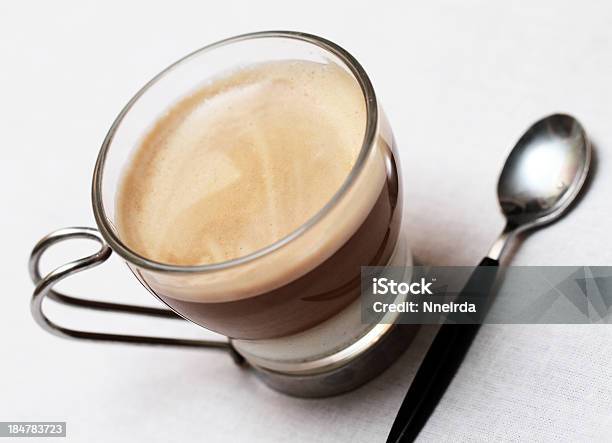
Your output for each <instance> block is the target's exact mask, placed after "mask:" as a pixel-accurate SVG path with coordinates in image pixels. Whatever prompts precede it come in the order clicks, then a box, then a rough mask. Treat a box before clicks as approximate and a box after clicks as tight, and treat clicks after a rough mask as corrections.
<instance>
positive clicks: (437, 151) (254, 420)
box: [0, 0, 612, 443]
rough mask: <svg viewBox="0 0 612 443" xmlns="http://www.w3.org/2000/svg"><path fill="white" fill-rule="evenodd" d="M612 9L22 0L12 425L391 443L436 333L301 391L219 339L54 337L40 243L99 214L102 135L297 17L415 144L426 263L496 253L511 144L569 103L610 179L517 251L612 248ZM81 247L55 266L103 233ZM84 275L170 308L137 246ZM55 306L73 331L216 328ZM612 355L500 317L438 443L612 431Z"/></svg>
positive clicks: (454, 388) (11, 301)
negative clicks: (234, 47) (197, 55)
mask: <svg viewBox="0 0 612 443" xmlns="http://www.w3.org/2000/svg"><path fill="white" fill-rule="evenodd" d="M159 3H161V2H159ZM611 24H612V5H611V4H610V3H609V2H608V3H606V2H603V1H602V2H596V1H593V2H588V3H587V2H578V1H575V2H568V1H559V0H555V1H553V0H550V1H538V2H521V3H519V2H488V1H484V0H482V1H462V2H444V3H442V2H432V1H417V2H399V1H398V2H372V1H369V2H361V1H352V2H330V1H321V2H318V1H308V2H301V3H298V2H275V3H273V2H268V1H257V2H248V1H229V0H228V1H223V2H202V1H197V2H196V1H194V2H189V3H183V2H165V5H163V6H162V5H161V4H158V2H140V3H137V2H117V1H105V2H99V3H95V2H76V1H75V2H43V1H41V2H38V3H34V2H29V1H25V2H19V3H17V2H14V3H8V2H5V3H2V4H0V60H1V63H2V67H1V82H0V122H1V124H0V125H1V131H0V141H1V146H2V156H3V158H2V162H1V163H0V168H1V174H0V180H1V182H0V193H1V201H2V205H3V210H2V216H1V217H0V223H1V224H2V225H1V229H2V241H1V243H0V245H1V247H2V254H1V258H0V260H2V262H1V269H2V271H1V272H2V284H3V288H2V297H1V302H2V305H1V309H0V333H1V335H0V337H1V338H0V340H1V344H2V346H1V348H0V351H1V356H0V421H12V420H30V421H44V420H59V421H66V422H67V423H68V437H69V438H68V441H75V442H83V441H87V442H91V443H94V442H105V443H106V442H109V441H147V442H151V443H153V442H168V441H180V442H190V441H211V442H236V441H254V442H260V441H261V442H268V441H292V442H313V441H316V442H351V443H358V442H367V443H371V442H383V441H384V440H385V438H386V435H387V432H388V429H389V427H390V425H391V423H392V421H393V418H394V416H395V413H396V411H397V408H398V406H399V404H400V402H401V400H402V398H403V395H404V393H405V392H406V390H407V388H408V386H409V384H410V381H411V378H412V377H413V374H414V372H415V370H416V368H417V366H418V363H419V361H420V358H421V357H422V355H423V353H424V352H425V350H426V348H427V346H428V345H429V342H430V340H431V337H432V336H433V330H432V328H430V327H428V328H424V329H423V331H422V333H421V334H420V335H419V336H418V338H417V340H416V342H415V343H414V344H413V346H412V347H411V348H410V349H409V350H408V351H407V352H406V354H405V355H404V356H403V357H402V358H401V359H400V360H399V361H398V362H397V363H396V364H395V365H394V366H393V367H391V368H390V369H389V370H388V371H387V372H386V373H385V374H384V375H382V376H381V377H379V378H378V379H376V380H375V381H373V382H371V383H369V384H368V385H366V386H364V387H363V388H361V389H359V390H357V391H354V392H352V393H349V394H347V395H343V396H339V397H336V398H331V399H321V400H300V399H295V398H289V397H285V396H283V395H280V394H278V393H275V392H273V391H271V390H269V389H268V388H266V387H265V386H263V385H262V384H260V383H259V382H258V380H256V379H255V378H254V376H253V375H252V374H250V373H249V372H248V371H245V370H241V369H239V368H237V367H235V366H233V364H232V363H231V361H230V359H229V358H227V357H226V356H223V355H221V354H217V353H215V352H205V351H183V350H169V349H154V348H146V347H131V346H120V345H103V344H88V343H80V342H74V341H66V340H60V339H58V338H55V337H53V336H50V335H48V334H46V333H44V332H43V331H41V330H40V329H39V328H38V327H37V326H36V325H35V324H34V322H33V321H32V320H31V318H30V315H29V312H28V299H29V296H30V293H31V290H32V287H31V284H30V282H29V280H28V276H27V271H26V262H27V256H28V253H29V249H30V248H31V246H32V245H33V244H34V242H35V241H36V240H37V239H38V238H39V237H40V236H42V235H43V234H45V233H46V232H48V231H50V230H52V229H55V228H59V227H63V226H69V225H93V217H92V215H91V209H90V203H89V186H90V175H91V172H92V169H93V164H94V161H95V157H96V154H97V150H98V147H99V145H100V143H101V141H102V139H103V137H104V135H105V132H106V130H107V129H108V127H109V126H110V124H111V122H112V120H113V119H114V117H115V115H116V114H117V112H118V111H119V110H120V108H121V107H122V106H123V104H124V103H125V102H126V101H127V100H128V99H129V98H130V96H131V95H132V94H133V93H134V92H135V91H136V90H137V89H138V88H139V87H140V86H141V85H142V84H143V83H144V82H145V81H146V80H148V79H149V78H150V77H151V76H152V75H154V74H155V73H156V72H157V71H159V70H160V69H161V68H163V67H165V66H166V65H167V64H169V63H170V62H172V61H174V60H175V59H177V58H179V57H181V56H182V55H184V54H185V53H187V52H189V51H191V50H193V49H195V48H197V47H199V46H202V45H204V44H206V43H210V42H212V41H215V40H217V39H220V38H223V37H227V36H230V35H233V34H238V33H243V32H247V31H253V30H263V29H278V28H285V29H293V30H304V31H308V32H312V33H316V34H320V35H323V36H326V37H328V38H330V39H332V40H334V41H336V42H338V43H339V44H341V45H342V46H344V47H346V48H347V49H348V50H350V51H351V52H352V53H353V54H354V55H355V56H356V57H357V58H358V59H359V60H360V61H361V62H362V64H363V65H364V67H365V68H366V70H367V71H368V72H369V73H370V75H371V77H372V80H373V82H374V85H375V88H376V90H377V93H378V95H379V97H380V99H381V101H382V103H383V105H384V107H385V109H386V111H387V114H388V115H389V118H390V120H391V122H392V125H393V127H394V129H395V134H396V138H397V140H398V143H399V148H400V151H401V160H402V165H403V169H404V179H405V188H406V197H405V199H406V205H405V207H406V219H407V223H408V229H409V236H410V240H409V241H410V244H411V247H412V249H413V252H414V254H415V256H416V257H417V258H418V259H419V260H420V261H421V262H424V263H431V264H438V265H450V264H461V265H471V264H475V263H477V262H478V260H479V259H480V258H481V256H482V255H483V254H484V253H485V252H486V250H487V248H488V247H489V245H490V243H491V241H492V240H493V239H494V238H495V236H496V234H497V233H498V231H499V230H500V229H501V225H502V218H501V216H500V215H499V211H498V209H497V203H496V197H495V183H496V180H497V175H498V171H499V169H500V167H501V165H502V163H503V161H504V158H505V155H506V153H507V152H508V150H509V149H510V148H511V146H512V145H513V143H514V142H515V141H516V139H517V138H518V137H519V136H520V134H521V133H522V132H523V130H524V129H525V128H526V127H527V126H528V125H529V124H530V123H531V122H532V121H534V120H536V119H538V118H540V117H542V116H544V115H546V114H549V113H552V112H555V111H565V112H570V113H572V114H574V115H576V116H577V117H578V118H579V119H580V120H581V121H582V122H583V124H584V125H585V127H586V128H587V130H588V131H589V133H590V134H591V136H592V139H593V140H594V142H595V143H596V145H597V168H596V175H595V177H594V179H593V182H592V185H591V188H590V190H589V192H588V195H587V196H586V197H585V199H584V200H583V201H582V202H581V203H580V205H579V206H578V207H576V209H575V210H574V211H572V213H571V214H570V215H569V216H568V217H567V218H565V219H564V220H562V221H561V222H559V223H558V224H556V225H554V226H551V227H550V228H547V229H546V230H542V231H540V232H537V233H534V234H533V235H531V236H530V237H529V238H528V239H526V240H525V241H524V243H523V244H521V245H520V247H518V248H516V250H515V252H516V253H515V255H514V257H513V261H512V263H514V264H521V265H536V264H540V265H544V264H559V265H561V264H567V265H587V264H588V265H611V264H612V235H611V234H610V219H611V218H612V201H611V199H610V194H611V192H612V112H611V111H612V28H611ZM59 249H60V250H59V251H55V252H54V254H53V257H51V258H50V259H49V260H48V262H49V263H48V265H49V266H51V265H52V264H57V263H60V262H61V261H62V260H65V259H66V258H68V257H73V256H74V255H75V254H76V255H78V254H81V253H83V252H84V250H89V248H88V247H82V246H81V245H77V246H74V245H73V246H65V247H63V246H62V247H60V248H59ZM66 286H67V287H68V288H70V289H73V290H74V291H79V292H80V293H85V294H87V295H90V296H99V297H105V298H110V299H113V300H122V301H129V302H140V303H147V302H148V303H153V301H152V300H151V297H150V296H149V295H148V294H147V293H146V292H145V291H144V290H143V289H142V288H140V286H139V285H138V284H137V283H136V282H135V281H134V280H133V278H132V277H131V276H130V275H129V273H128V271H127V269H125V267H124V266H123V265H122V264H121V263H120V261H119V260H118V259H116V258H115V259H114V260H113V262H112V263H111V264H110V265H108V266H104V267H103V269H97V270H95V271H92V272H89V273H87V274H86V275H83V276H79V277H77V278H75V279H74V281H71V282H68V283H67V285H66ZM52 313H53V314H55V315H56V316H58V317H59V318H61V319H63V320H64V322H65V323H66V324H70V325H73V326H87V327H94V328H108V327H112V328H114V329H115V330H121V329H122V327H123V325H125V324H126V323H129V327H128V329H129V330H131V331H134V330H139V331H141V332H142V331H143V330H146V331H150V332H173V333H174V332H175V331H176V330H177V329H180V332H181V333H183V334H185V335H190V336H194V335H196V336H197V335H201V334H203V332H202V331H199V330H197V328H196V327H195V326H191V325H187V324H184V325H176V324H174V323H172V324H168V325H166V324H164V325H162V327H157V326H154V325H153V324H151V323H150V321H146V320H145V321H134V320H132V319H130V318H126V317H118V318H117V317H114V318H112V319H108V317H107V316H102V315H93V314H86V313H84V312H74V311H68V310H65V309H62V308H54V309H53V311H52ZM168 323H171V322H168ZM611 363H612V328H610V327H609V326H607V325H603V326H602V325H600V326H588V325H578V326H569V325H567V326H566V325H559V326H554V325H552V326H551V325H548V326H518V325H514V326H495V325H490V326H485V327H483V328H482V331H481V332H480V334H479V335H478V337H477V339H476V341H475V343H474V345H473V347H472V349H471V350H470V352H469V354H468V355H467V358H466V361H465V363H464V365H463V366H462V367H461V369H460V371H459V373H458V375H457V377H456V379H455V381H454V382H453V384H452V385H451V387H450V389H449V390H448V391H447V393H446V395H445V396H444V398H443V400H442V402H441V403H440V405H439V407H438V409H437V410H436V412H435V413H434V415H433V416H432V418H431V420H430V421H429V423H428V424H427V426H426V427H425V429H424V431H423V433H422V434H421V437H422V441H440V440H442V441H457V440H472V441H491V440H500V441H508V440H523V441H604V440H608V441H610V440H612V364H611ZM22 441H26V440H25V439H24V440H22ZM35 441H37V442H38V441H40V440H35Z"/></svg>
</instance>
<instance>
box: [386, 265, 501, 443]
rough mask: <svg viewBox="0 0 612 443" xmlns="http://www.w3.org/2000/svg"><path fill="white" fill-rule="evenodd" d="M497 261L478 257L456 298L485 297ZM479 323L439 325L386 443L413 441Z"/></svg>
mask: <svg viewBox="0 0 612 443" xmlns="http://www.w3.org/2000/svg"><path fill="white" fill-rule="evenodd" d="M490 266H494V267H498V266H499V262H498V261H497V260H494V259H492V258H489V257H485V258H484V259H482V261H481V262H480V264H479V265H478V267H477V268H476V269H475V270H474V272H473V273H472V275H471V276H470V278H469V280H468V282H467V283H466V285H465V287H464V288H463V290H462V291H461V293H460V294H459V295H458V296H457V301H458V302H460V301H461V299H465V298H466V297H468V296H470V295H471V296H474V295H475V294H476V295H479V296H485V297H486V296H488V295H489V293H490V292H491V289H492V287H493V284H494V282H495V276H496V274H497V269H495V270H494V271H493V272H492V270H491V269H490V268H489V269H484V268H485V267H490ZM483 317H484V313H483ZM479 329H480V324H478V323H477V324H450V323H445V324H443V325H442V326H441V327H440V329H439V331H438V333H437V334H436V338H435V339H434V341H433V343H432V344H431V346H430V347H429V350H428V351H427V354H426V355H425V358H424V359H423V362H422V363H421V366H420V367H419V370H418V371H417V373H416V376H415V377H414V379H413V381H412V384H411V385H410V389H409V390H408V393H407V394H406V397H404V401H403V402H402V405H401V407H400V409H399V411H398V413H397V416H396V417H395V422H394V423H393V426H392V427H391V431H390V432H389V436H388V437H387V443H395V442H410V441H414V440H415V439H416V437H417V435H418V434H419V432H420V431H421V429H422V428H423V426H425V423H427V420H428V418H429V416H430V415H431V414H432V412H433V411H434V409H435V408H436V405H437V404H438V402H439V401H440V399H441V398H442V396H443V395H444V392H445V391H446V388H447V387H448V385H449V384H450V383H451V381H452V379H453V377H454V376H455V373H456V372H457V369H459V366H460V365H461V362H462V361H463V358H464V357H465V354H466V353H467V351H468V349H469V348H470V345H471V343H472V340H473V339H474V337H475V336H476V334H477V333H478V330H479Z"/></svg>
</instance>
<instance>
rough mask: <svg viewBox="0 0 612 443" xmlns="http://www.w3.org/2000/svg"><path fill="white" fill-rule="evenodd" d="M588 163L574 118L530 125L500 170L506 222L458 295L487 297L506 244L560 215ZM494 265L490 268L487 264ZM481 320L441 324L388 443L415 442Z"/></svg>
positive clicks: (579, 184)
mask: <svg viewBox="0 0 612 443" xmlns="http://www.w3.org/2000/svg"><path fill="white" fill-rule="evenodd" d="M590 163H591V144H590V142H589V140H588V138H587V135H586V132H585V131H584V128H583V127H582V125H581V124H580V123H579V122H578V121H577V120H576V119H575V118H573V117H571V116H569V115H564V114H554V115H551V116H549V117H546V118H543V119H542V120H540V121H538V122H536V123H535V124H534V125H533V126H531V127H530V128H529V129H528V130H527V132H525V134H524V135H523V136H522V137H521V138H520V140H519V141H518V142H517V143H516V145H515V147H514V149H513V150H512V152H511V153H510V155H509V157H508V159H507V160H506V164H505V165H504V168H503V169H502V172H501V175H500V177H499V182H498V185H497V197H498V199H499V204H500V207H501V210H502V213H503V214H504V216H505V217H506V226H505V228H504V230H503V231H502V233H501V235H500V236H499V238H498V239H497V240H496V241H495V243H493V246H492V247H491V249H490V250H489V253H488V254H487V256H486V257H485V258H484V259H482V261H481V262H480V264H479V265H478V267H477V268H476V269H475V270H474V272H473V274H472V275H471V277H470V279H469V280H468V282H467V284H466V285H465V287H464V288H463V290H462V292H461V294H460V295H459V296H458V301H461V300H460V299H461V298H462V297H466V294H481V295H482V296H485V297H489V296H490V292H491V288H492V287H493V284H494V282H495V277H496V273H497V272H496V269H497V268H496V267H497V266H499V262H500V259H501V257H502V255H503V253H504V251H505V250H506V246H507V245H508V244H509V243H510V242H511V240H512V239H513V238H514V237H515V236H516V234H518V233H520V232H524V231H527V230H530V229H533V228H536V227H540V226H543V225H545V224H548V223H551V222H553V221H555V220H557V219H559V218H560V217H561V216H562V215H563V214H564V213H565V212H566V210H567V209H568V208H569V206H570V205H571V203H572V202H573V201H574V200H575V198H576V196H577V195H578V193H579V191H580V189H581V188H582V185H583V184H584V182H585V180H586V177H587V174H588V171H589V166H590ZM491 267H493V268H491ZM479 328H480V324H449V323H446V324H443V325H442V326H441V327H440V330H439V331H438V334H437V335H436V338H435V339H434V341H433V343H432V345H431V346H430V348H429V351H428V352H427V355H426V356H425V359H424V360H423V362H422V363H421V366H420V367H419V370H418V372H417V374H416V376H415V378H414V380H413V381H412V384H411V386H410V389H409V391H408V393H407V394H406V397H405V398H404V401H403V403H402V405H401V407H400V410H399V412H398V414H397V417H396V418H395V422H394V423H393V427H392V428H391V432H390V433H389V436H388V437H387V442H388V443H390V442H398V441H401V442H404V441H413V440H414V439H415V438H416V436H417V435H418V433H419V432H420V430H421V429H422V428H423V426H424V425H425V423H426V422H427V419H428V418H429V416H430V415H431V413H432V412H433V411H434V409H435V407H436V405H437V404H438V402H439V400H440V399H441V398H442V395H443V394H444V392H445V390H446V388H447V387H448V385H449V384H450V382H451V381H452V379H453V377H454V375H455V373H456V372H457V369H458V368H459V365H460V364H461V362H462V361H463V357H464V356H465V354H466V353H467V351H468V349H469V347H470V345H471V343H472V340H473V339H474V337H475V336H476V333H477V332H478V329H479Z"/></svg>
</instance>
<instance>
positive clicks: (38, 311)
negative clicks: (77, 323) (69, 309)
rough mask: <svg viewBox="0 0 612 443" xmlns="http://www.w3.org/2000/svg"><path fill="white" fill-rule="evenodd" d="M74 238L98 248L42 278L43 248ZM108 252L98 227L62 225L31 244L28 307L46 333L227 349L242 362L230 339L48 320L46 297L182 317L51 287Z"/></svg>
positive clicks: (71, 303) (89, 306)
mask: <svg viewBox="0 0 612 443" xmlns="http://www.w3.org/2000/svg"><path fill="white" fill-rule="evenodd" d="M74 238H81V239H89V240H95V241H97V242H98V243H99V244H100V249H99V250H98V252H96V253H95V254H92V255H90V256H88V257H84V258H81V259H78V260H75V261H72V262H70V263H67V264H65V265H62V266H60V267H58V268H57V269H55V270H53V271H51V272H50V273H49V274H47V275H46V276H45V277H42V276H41V273H40V266H39V265H40V259H41V257H42V256H43V254H44V253H45V251H46V250H47V249H48V248H49V247H50V246H52V245H54V244H56V243H59V242H62V241H64V240H69V239H74ZM111 253H112V251H111V248H110V247H109V246H108V245H107V244H106V242H105V241H104V239H103V238H102V236H101V235H100V233H99V232H98V230H97V229H94V228H85V227H73V228H64V229H60V230H57V231H54V232H52V233H51V234H49V235H47V236H46V237H44V238H42V239H41V240H40V241H39V242H38V243H37V244H36V246H34V249H33V250H32V253H31V254H30V261H29V270H30V277H31V278H32V281H33V282H34V284H35V285H36V288H35V289H34V293H33V294H32V300H31V303H30V310H31V312H32V316H33V317H34V320H35V321H36V323H38V325H39V326H40V327H41V328H43V329H44V330H46V331H47V332H50V333H51V334H54V335H57V336H59V337H63V338H75V339H84V340H95V341H106V342H120V343H133V344H146V345H164V346H179V347H191V348H194V347H195V348H213V349H221V350H225V351H228V352H229V353H230V354H231V356H232V358H233V359H234V361H235V362H236V363H241V362H242V361H243V358H242V356H241V355H240V354H238V353H237V352H236V351H235V349H234V347H233V346H232V344H231V342H230V341H218V340H196V339H184V338H170V337H151V336H140V335H124V334H111V333H103V332H89V331H80V330H76V329H69V328H65V327H63V326H60V325H58V324H56V323H54V322H53V321H51V320H50V319H49V318H48V317H47V316H46V315H45V313H44V311H43V309H42V303H43V300H44V299H45V297H48V298H50V299H52V300H55V301H56V302H59V303H62V304H65V305H69V306H73V307H78V308H86V309H93V310H96V311H109V312H121V313H128V314H134V315H142V316H149V317H161V318H171V319H180V320H183V318H182V317H180V316H179V315H178V314H176V313H175V312H173V311H171V310H170V309H164V308H153V307H146V306H135V305H126V304H122V303H109V302H103V301H96V300H86V299H82V298H77V297H72V296H69V295H66V294H62V293H61V292H58V291H55V290H53V286H55V284H57V283H58V282H59V281H61V280H63V279H65V278H66V277H68V276H70V275H73V274H76V273H77V272H81V271H84V270H86V269H90V268H93V267H95V266H98V265H99V264H101V263H103V262H105V261H106V260H107V259H108V258H109V257H110V256H111Z"/></svg>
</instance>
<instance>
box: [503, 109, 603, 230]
mask: <svg viewBox="0 0 612 443" xmlns="http://www.w3.org/2000/svg"><path fill="white" fill-rule="evenodd" d="M590 162H591V144H590V142H589V140H588V138H587V135H586V132H585V130H584V128H583V127H582V125H581V124H580V123H579V122H578V120H576V119H575V118H574V117H572V116H569V115H566V114H553V115H550V116H548V117H545V118H543V119H542V120H540V121H538V122H536V123H534V124H533V125H532V126H531V127H530V128H529V129H528V130H527V132H525V134H523V136H522V137H521V138H520V139H519V141H518V142H517V143H516V145H515V147H514V149H513V150H512V152H511V153H510V155H509V157H508V159H507V161H506V163H505V165H504V168H503V170H502V172H501V175H500V177H499V182H498V185H497V195H498V199H499V204H500V206H501V210H502V212H503V214H504V216H505V217H506V219H507V221H508V224H510V225H511V228H513V229H514V230H525V229H530V228H533V227H536V226H541V225H543V224H546V223H550V222H552V221H554V220H556V219H557V218H558V217H560V216H561V215H562V214H563V213H564V212H565V210H566V209H567V207H568V206H569V205H570V203H571V202H572V201H573V200H574V198H575V197H576V195H577V194H578V192H579V191H580V188H581V187H582V185H583V183H584V181H585V179H586V177H587V173H588V170H589V166H590Z"/></svg>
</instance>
